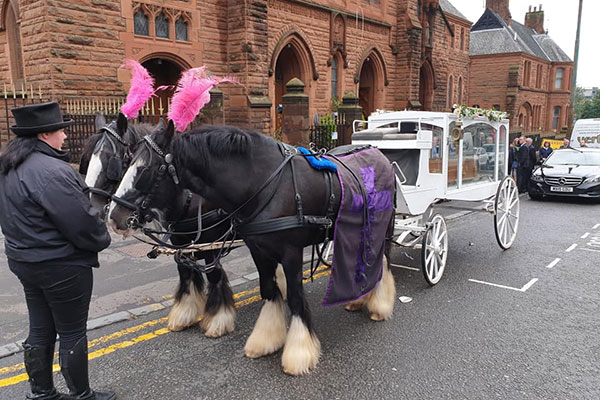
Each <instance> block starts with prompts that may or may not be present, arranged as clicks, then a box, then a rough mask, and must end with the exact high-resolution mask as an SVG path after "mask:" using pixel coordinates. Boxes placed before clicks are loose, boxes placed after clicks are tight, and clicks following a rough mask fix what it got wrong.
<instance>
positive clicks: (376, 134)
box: [352, 127, 417, 140]
mask: <svg viewBox="0 0 600 400" xmlns="http://www.w3.org/2000/svg"><path fill="white" fill-rule="evenodd" d="M416 139H417V134H416V133H400V132H399V130H398V128H397V127H396V128H373V129H365V130H364V131H360V132H356V133H354V134H353V135H352V140H416Z"/></svg>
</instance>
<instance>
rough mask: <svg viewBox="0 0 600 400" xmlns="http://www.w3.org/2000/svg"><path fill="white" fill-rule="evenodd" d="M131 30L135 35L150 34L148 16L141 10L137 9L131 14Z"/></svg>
mask: <svg viewBox="0 0 600 400" xmlns="http://www.w3.org/2000/svg"><path fill="white" fill-rule="evenodd" d="M133 31H134V32H135V34H136V35H144V36H150V27H149V24H148V17H147V16H146V14H144V12H143V11H142V10H137V11H136V13H135V15H134V16H133Z"/></svg>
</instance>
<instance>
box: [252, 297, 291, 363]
mask: <svg viewBox="0 0 600 400" xmlns="http://www.w3.org/2000/svg"><path fill="white" fill-rule="evenodd" d="M284 307H285V304H284V303H283V301H282V300H281V298H278V299H277V300H275V301H265V304H264V305H263V306H262V309H261V310H260V314H259V315H258V319H257V320H256V324H255V325H254V329H253V330H252V333H251V334H250V337H248V340H247V341H246V346H245V347H244V353H245V354H246V357H248V358H258V357H262V356H266V355H267V354H271V353H275V352H276V351H277V350H279V349H281V348H282V347H283V345H284V344H285V340H286V326H285V325H286V315H285V309H284Z"/></svg>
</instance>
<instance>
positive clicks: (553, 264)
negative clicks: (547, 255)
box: [546, 258, 560, 268]
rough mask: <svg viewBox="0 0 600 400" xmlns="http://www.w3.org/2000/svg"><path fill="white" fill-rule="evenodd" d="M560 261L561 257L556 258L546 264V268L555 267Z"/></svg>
mask: <svg viewBox="0 0 600 400" xmlns="http://www.w3.org/2000/svg"><path fill="white" fill-rule="evenodd" d="M559 261H560V258H555V259H554V261H552V262H551V263H550V264H548V265H546V268H552V267H554V266H555V265H556V264H558V262H559Z"/></svg>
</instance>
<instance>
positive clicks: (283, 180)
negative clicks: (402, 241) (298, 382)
mask: <svg viewBox="0 0 600 400" xmlns="http://www.w3.org/2000/svg"><path fill="white" fill-rule="evenodd" d="M151 138H152V142H153V143H154V145H151V144H148V145H146V146H143V147H140V148H138V150H137V152H136V154H135V155H134V159H133V162H132V164H131V166H130V167H129V169H128V171H127V173H126V178H125V179H123V181H122V184H121V186H120V187H119V189H118V191H119V193H121V194H122V195H123V196H125V197H126V198H128V199H129V201H131V202H132V203H134V204H137V205H138V206H139V205H140V204H142V202H144V201H147V199H148V195H147V194H145V193H141V192H140V191H138V190H136V186H137V184H138V183H139V182H140V181H147V180H150V181H152V182H154V183H155V185H154V187H155V188H157V191H156V193H152V196H151V201H152V202H156V204H152V205H151V206H152V207H158V208H160V206H158V202H159V201H162V202H164V201H165V198H169V194H170V193H172V192H173V191H175V190H176V186H177V185H176V183H175V182H174V180H173V179H171V177H170V176H169V175H168V174H165V173H164V172H163V173H161V172H160V171H161V170H162V171H164V170H165V169H166V168H170V167H173V168H172V169H173V170H174V171H176V174H177V176H178V180H180V182H181V183H180V185H181V186H183V187H186V188H189V189H190V190H192V191H193V192H195V193H198V194H200V195H201V196H202V197H203V198H205V199H208V200H209V201H211V202H212V203H214V204H216V205H218V206H219V207H221V208H223V209H224V210H226V211H227V212H228V213H230V215H232V216H233V218H232V221H234V222H235V223H243V221H247V220H248V219H252V220H253V221H266V220H272V219H274V218H280V217H286V216H296V215H297V205H298V204H297V201H296V200H295V198H294V193H299V194H301V197H302V205H303V206H302V207H303V212H304V213H305V215H322V213H323V208H324V205H327V204H328V202H329V199H330V198H331V196H330V194H331V193H330V190H332V191H333V193H334V194H335V198H336V199H337V203H335V204H333V212H334V214H336V213H337V211H338V208H339V206H340V201H339V199H340V193H341V188H340V184H339V181H337V180H335V179H334V180H333V182H332V186H330V187H328V185H327V184H326V182H325V179H324V177H323V173H322V172H319V171H316V170H314V169H312V168H311V167H310V166H309V165H308V163H307V162H306V161H305V160H304V159H301V158H300V157H296V158H293V159H292V160H291V163H293V165H294V169H295V174H294V173H292V172H291V171H290V168H287V167H286V168H282V169H281V170H280V171H281V173H280V174H276V175H277V176H276V177H275V178H273V177H274V176H275V175H274V174H273V172H274V171H277V170H278V168H280V166H281V165H282V159H283V158H285V155H284V154H282V151H281V149H282V145H281V144H280V143H278V142H276V141H275V140H273V139H272V138H269V137H268V136H265V135H262V134H260V133H257V132H252V131H247V130H242V129H238V128H235V127H230V126H220V127H203V128H199V129H196V130H193V131H190V132H186V133H183V134H178V135H177V136H176V137H174V126H173V123H172V122H169V125H168V127H167V129H164V130H163V132H159V130H157V131H156V132H155V133H154V134H153V135H152V136H151ZM154 147H157V148H159V150H160V153H158V152H157V151H155V150H154ZM167 153H169V154H167ZM160 154H162V156H161V155H160ZM382 157H383V155H382ZM294 175H295V178H294V177H293V176H294ZM268 181H270V182H271V183H270V184H268V185H265V183H266V182H268ZM294 181H295V182H294ZM158 182H159V184H157V183H158ZM259 188H260V189H259ZM131 215H132V212H131V210H129V209H126V208H123V207H120V206H119V205H117V204H114V203H113V204H111V210H110V213H109V218H110V223H111V225H112V226H113V228H114V229H115V231H116V232H119V233H124V232H126V231H128V230H131V229H132V228H134V227H132V226H131V224H130V223H128V221H130V217H131ZM392 222H393V220H392V221H390V223H392ZM330 234H332V233H331V232H330ZM243 237H244V241H245V242H246V245H247V246H248V248H249V249H250V252H251V254H252V258H253V259H254V262H255V264H256V266H257V268H258V272H259V277H260V292H261V296H262V298H263V299H264V304H263V306H262V309H261V312H260V315H259V317H258V319H257V321H256V324H255V326H254V329H253V331H252V333H251V335H250V336H249V338H248V340H247V342H246V345H245V349H244V350H245V354H246V356H247V357H250V358H257V357H261V356H264V355H267V354H271V353H274V352H276V351H278V350H279V349H281V348H283V354H282V366H283V370H284V372H286V373H288V374H290V375H302V374H305V373H307V372H308V371H309V370H310V369H312V368H314V367H315V366H316V364H317V362H318V359H319V357H320V352H321V349H320V343H319V340H318V338H317V336H316V334H315V331H314V329H313V326H312V322H311V316H310V311H309V307H308V303H307V301H306V298H305V295H304V291H303V288H302V277H303V271H302V254H303V248H304V247H305V246H307V245H311V244H314V243H321V242H323V240H324V238H325V233H324V230H323V229H321V228H318V227H298V228H292V229H286V230H279V231H277V232H272V233H260V234H252V235H243ZM387 250H389V247H388V248H387ZM386 253H387V252H386ZM278 263H281V264H282V265H283V269H284V272H285V279H286V283H287V288H286V290H287V302H288V306H289V308H290V310H291V322H290V324H289V329H288V327H287V326H288V321H287V317H286V311H285V306H284V299H285V296H286V294H285V293H282V292H283V291H282V290H281V289H280V287H279V286H278V284H277V279H276V267H277V265H278ZM394 298H395V284H394V280H393V276H392V274H391V272H390V271H389V269H388V268H387V262H384V272H383V278H382V280H381V281H380V282H379V284H378V285H377V287H376V288H375V289H374V290H373V291H372V292H371V293H370V295H369V296H365V297H364V298H363V299H361V300H359V301H357V302H355V303H351V304H349V305H348V306H347V307H346V308H347V309H348V310H357V309H360V308H361V307H362V306H363V304H366V305H367V308H368V310H369V311H370V313H371V318H372V319H373V320H385V319H388V318H390V317H391V315H392V312H393V306H394Z"/></svg>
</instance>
